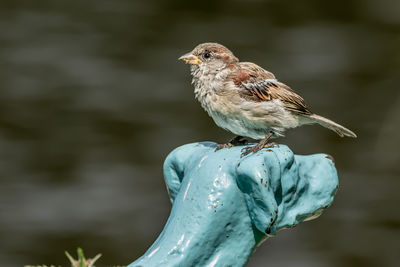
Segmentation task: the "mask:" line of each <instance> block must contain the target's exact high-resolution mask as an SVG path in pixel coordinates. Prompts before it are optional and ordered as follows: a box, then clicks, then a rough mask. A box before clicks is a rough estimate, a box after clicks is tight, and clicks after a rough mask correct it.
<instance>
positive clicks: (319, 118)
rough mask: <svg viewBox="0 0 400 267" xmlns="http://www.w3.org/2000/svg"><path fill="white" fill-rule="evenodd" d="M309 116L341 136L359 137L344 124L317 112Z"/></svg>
mask: <svg viewBox="0 0 400 267" xmlns="http://www.w3.org/2000/svg"><path fill="white" fill-rule="evenodd" d="M307 117H308V118H309V119H311V121H312V122H316V123H318V124H319V125H321V126H323V127H325V128H328V129H330V130H332V131H334V132H336V133H337V134H338V135H339V136H340V137H343V136H348V137H353V138H356V137H357V135H356V134H355V133H353V132H352V131H350V130H349V129H347V128H346V127H343V126H342V125H340V124H337V123H336V122H333V121H331V120H329V119H327V118H324V117H322V116H319V115H317V114H312V115H308V116H307Z"/></svg>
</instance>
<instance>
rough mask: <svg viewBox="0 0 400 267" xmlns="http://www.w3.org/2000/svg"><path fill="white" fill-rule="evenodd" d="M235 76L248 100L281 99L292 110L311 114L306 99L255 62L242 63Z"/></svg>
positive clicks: (240, 89)
mask: <svg viewBox="0 0 400 267" xmlns="http://www.w3.org/2000/svg"><path fill="white" fill-rule="evenodd" d="M240 67H241V68H240V69H238V71H236V72H235V73H234V74H233V76H232V79H233V82H234V83H235V85H236V86H237V87H238V88H239V94H240V96H241V97H242V98H244V99H246V100H248V101H255V102H262V101H271V100H275V99H279V100H280V101H281V102H282V103H283V104H284V105H285V108H287V109H288V110H290V111H293V112H296V113H302V114H311V112H310V110H309V109H308V107H307V105H306V103H305V101H304V99H303V98H302V97H301V96H299V95H298V94H297V93H296V92H295V91H293V90H292V89H291V88H290V87H289V86H287V85H286V84H284V83H281V82H279V81H277V80H276V79H275V76H274V75H273V74H272V73H271V72H268V71H266V70H264V69H263V68H261V67H259V66H258V65H256V64H253V63H247V62H244V63H240Z"/></svg>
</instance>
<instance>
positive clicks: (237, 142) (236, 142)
mask: <svg viewBox="0 0 400 267" xmlns="http://www.w3.org/2000/svg"><path fill="white" fill-rule="evenodd" d="M242 138H243V136H240V135H238V136H236V137H235V138H233V139H232V140H231V141H229V142H228V143H226V144H218V145H217V148H216V149H215V151H217V150H220V149H222V148H227V147H233V146H237V145H244V144H246V143H247V140H240V139H242Z"/></svg>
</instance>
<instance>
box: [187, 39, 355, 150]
mask: <svg viewBox="0 0 400 267" xmlns="http://www.w3.org/2000/svg"><path fill="white" fill-rule="evenodd" d="M179 60H183V61H185V62H186V63H187V64H190V70H191V74H192V76H193V79H192V83H193V84H194V93H195V97H196V99H197V100H198V101H199V102H200V103H201V106H202V107H203V108H204V109H205V110H206V111H207V113H208V114H209V115H210V116H211V117H212V118H213V119H214V122H215V123H216V124H217V125H218V126H219V127H221V128H223V129H225V130H228V131H230V132H232V133H234V134H235V135H237V137H235V138H234V139H233V140H231V141H230V142H228V143H227V144H221V145H218V146H217V150H218V149H221V148H224V147H231V146H233V145H238V144H240V140H241V139H242V138H243V137H249V138H252V139H255V140H260V141H259V143H258V144H257V145H255V146H248V147H245V148H244V149H243V153H242V156H244V155H247V154H249V153H252V152H257V151H259V150H260V149H262V148H264V147H270V146H273V145H274V143H268V141H269V139H270V138H273V137H279V136H283V135H284V132H285V131H286V130H287V129H290V128H295V127H298V126H301V125H304V124H313V123H318V124H320V125H322V126H323V127H326V128H328V129H330V130H332V131H335V132H336V133H337V134H338V135H339V136H341V137H343V136H349V137H357V136H356V134H355V133H353V132H352V131H350V130H349V129H347V128H345V127H343V126H341V125H339V124H337V123H335V122H333V121H331V120H329V119H327V118H324V117H322V116H319V115H317V114H314V113H312V112H311V111H310V110H309V108H308V107H307V105H306V103H305V102H304V99H303V98H302V97H301V96H299V95H298V94H297V93H296V92H294V91H293V90H292V89H291V88H290V87H289V86H287V85H285V84H283V83H281V82H279V81H278V80H277V79H276V78H275V76H274V74H272V73H271V72H269V71H266V70H264V69H263V68H261V67H260V66H258V65H256V64H254V63H251V62H239V59H238V58H237V57H235V56H234V55H233V53H232V52H231V51H230V50H229V49H228V48H226V47H225V46H223V45H220V44H218V43H203V44H200V45H198V46H196V47H195V48H194V49H193V51H191V52H189V53H187V54H185V55H183V56H181V57H180V58H179Z"/></svg>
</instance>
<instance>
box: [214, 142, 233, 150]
mask: <svg viewBox="0 0 400 267" xmlns="http://www.w3.org/2000/svg"><path fill="white" fill-rule="evenodd" d="M228 147H233V145H232V144H231V143H226V144H218V145H217V147H216V148H215V151H218V150H220V149H223V148H228Z"/></svg>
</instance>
